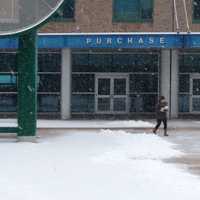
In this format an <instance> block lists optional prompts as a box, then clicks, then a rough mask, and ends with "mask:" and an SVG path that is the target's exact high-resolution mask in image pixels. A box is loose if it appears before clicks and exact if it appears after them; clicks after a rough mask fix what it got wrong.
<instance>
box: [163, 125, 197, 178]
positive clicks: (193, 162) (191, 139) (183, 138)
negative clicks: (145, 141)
mask: <svg viewBox="0 0 200 200" xmlns="http://www.w3.org/2000/svg"><path fill="white" fill-rule="evenodd" d="M159 135H160V136H162V133H161V131H160V133H159ZM169 135H170V136H169V137H164V139H165V140H167V141H169V142H171V143H173V144H174V148H175V149H177V150H180V151H181V152H183V153H184V155H183V156H182V157H178V158H171V159H168V160H165V161H166V162H168V163H175V164H177V165H178V166H179V167H181V168H183V169H184V170H187V171H188V172H190V173H192V174H195V175H198V176H200V131H198V130H197V129H196V130H194V129H191V130H171V131H169Z"/></svg>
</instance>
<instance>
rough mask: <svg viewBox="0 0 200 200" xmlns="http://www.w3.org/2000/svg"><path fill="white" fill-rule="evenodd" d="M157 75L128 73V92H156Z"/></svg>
mask: <svg viewBox="0 0 200 200" xmlns="http://www.w3.org/2000/svg"><path fill="white" fill-rule="evenodd" d="M157 91H158V75H156V74H131V75H130V92H131V93H141V92H143V93H144V92H157Z"/></svg>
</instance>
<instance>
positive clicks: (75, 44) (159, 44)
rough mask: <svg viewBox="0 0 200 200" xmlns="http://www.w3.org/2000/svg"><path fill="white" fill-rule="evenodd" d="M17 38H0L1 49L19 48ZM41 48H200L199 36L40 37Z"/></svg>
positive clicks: (114, 35)
mask: <svg viewBox="0 0 200 200" xmlns="http://www.w3.org/2000/svg"><path fill="white" fill-rule="evenodd" d="M17 47H18V40H17V38H12V37H9V38H6V37H2V38H0V48H4V49H7V48H17ZM38 47H39V48H54V49H55V48H56V49H61V48H129V49H136V48H137V49H138V48H139V49H140V48H141V49H144V48H145V49H146V48H200V35H197V34H194V35H192V34H187V35H181V34H149V35H147V34H141V35H140V34H137V35H134V34H119V35H116V34H113V35H112V34H94V35H92V34H88V35H87V34H85V35H83V34H80V35H78V34H77V35H48V34H47V35H40V36H39V39H38Z"/></svg>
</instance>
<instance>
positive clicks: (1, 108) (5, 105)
mask: <svg viewBox="0 0 200 200" xmlns="http://www.w3.org/2000/svg"><path fill="white" fill-rule="evenodd" d="M16 111H17V95H16V94H0V112H16Z"/></svg>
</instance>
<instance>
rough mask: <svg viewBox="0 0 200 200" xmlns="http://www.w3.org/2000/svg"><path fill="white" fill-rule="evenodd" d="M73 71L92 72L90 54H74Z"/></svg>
mask: <svg viewBox="0 0 200 200" xmlns="http://www.w3.org/2000/svg"><path fill="white" fill-rule="evenodd" d="M72 65H73V67H72V71H73V72H90V71H91V70H92V69H91V67H90V66H89V54H73V55H72Z"/></svg>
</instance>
